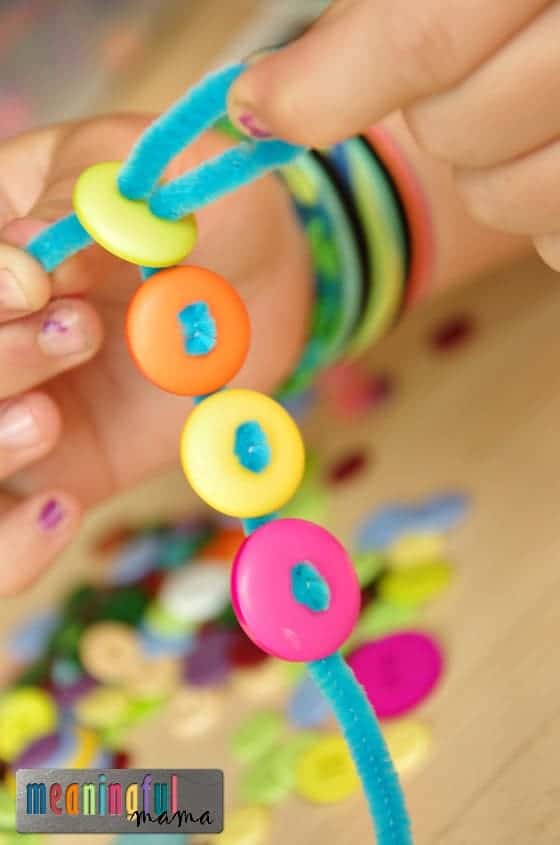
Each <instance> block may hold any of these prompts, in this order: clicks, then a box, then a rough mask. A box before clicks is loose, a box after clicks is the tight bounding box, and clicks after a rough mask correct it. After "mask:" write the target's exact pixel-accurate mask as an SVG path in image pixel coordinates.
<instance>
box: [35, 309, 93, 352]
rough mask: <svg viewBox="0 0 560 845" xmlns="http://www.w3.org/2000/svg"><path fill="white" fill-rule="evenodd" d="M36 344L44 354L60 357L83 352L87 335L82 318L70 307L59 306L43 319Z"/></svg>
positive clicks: (86, 342)
mask: <svg viewBox="0 0 560 845" xmlns="http://www.w3.org/2000/svg"><path fill="white" fill-rule="evenodd" d="M38 344H39V346H40V348H41V350H42V351H43V352H44V353H45V355H52V356H54V357H62V356H64V355H76V354H78V353H80V352H85V351H86V349H87V348H88V345H89V344H88V337H87V334H86V332H85V330H84V325H83V322H82V319H81V317H80V315H79V314H78V312H77V311H74V310H73V309H72V308H59V309H58V310H57V311H53V312H51V314H49V315H48V317H47V318H46V319H45V320H44V322H43V325H42V326H41V330H40V332H39V337H38Z"/></svg>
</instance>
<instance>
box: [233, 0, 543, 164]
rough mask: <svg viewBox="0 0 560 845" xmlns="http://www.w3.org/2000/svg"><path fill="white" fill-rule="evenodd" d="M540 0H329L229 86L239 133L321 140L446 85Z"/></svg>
mask: <svg viewBox="0 0 560 845" xmlns="http://www.w3.org/2000/svg"><path fill="white" fill-rule="evenodd" d="M547 2H548V0H508V2H507V3H489V2H488V0H469V2H468V3H465V2H464V0H421V2H419V0H338V2H335V3H334V4H332V6H330V7H329V9H328V10H327V12H326V13H325V14H324V15H322V16H321V17H320V18H319V19H318V21H317V22H316V23H315V24H314V25H313V26H312V27H311V28H310V29H309V30H308V31H307V32H306V33H305V34H304V35H303V36H302V37H301V38H299V39H297V40H296V41H294V42H292V43H291V44H289V45H288V46H286V47H284V48H283V49H281V50H279V51H278V52H275V53H273V54H270V55H267V56H265V57H263V58H261V59H260V60H258V61H256V62H255V63H254V64H252V65H251V66H250V67H249V69H248V70H247V71H245V73H243V74H242V75H241V76H240V77H239V78H238V79H237V80H236V82H235V84H234V85H233V86H232V89H231V91H230V99H229V112H230V117H231V118H232V120H233V122H234V123H235V124H236V126H237V127H238V128H239V129H240V130H241V131H242V132H244V133H245V134H248V135H251V136H252V137H255V138H264V137H268V136H275V137H279V138H283V139H285V140H287V141H291V142H292V143H297V144H304V145H306V146H316V147H320V146H326V145H329V144H333V143H335V142H337V141H340V140H342V139H344V138H347V137H349V136H351V135H353V134H357V133H359V132H361V131H363V130H364V129H366V128H367V127H369V126H371V125H372V124H373V123H375V122H377V121H379V120H380V119H381V118H383V117H385V116H386V115H388V114H389V113H390V112H392V111H395V110H396V109H400V108H402V107H404V106H406V105H408V104H409V103H411V102H413V101H414V100H416V99H418V98H420V97H424V96H426V95H429V94H431V93H435V92H437V91H441V90H444V89H446V88H449V87H452V86H453V85H454V84H456V83H457V82H459V81H460V80H461V79H462V78H464V77H465V76H466V75H468V74H469V73H470V72H472V71H473V70H474V69H475V68H477V67H478V66H479V65H480V64H481V63H482V62H483V61H484V60H485V59H486V58H487V57H488V56H491V55H492V53H493V52H494V51H495V50H496V49H497V48H498V47H500V46H501V45H503V43H504V41H506V40H507V39H509V38H510V37H512V36H513V35H514V34H515V33H516V32H517V31H518V30H519V29H520V28H521V27H522V26H523V25H524V24H525V23H526V22H527V21H529V20H531V18H532V17H534V16H535V14H537V13H538V12H539V11H540V9H542V8H543V7H544V6H545V5H546V4H547Z"/></svg>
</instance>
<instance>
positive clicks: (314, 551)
mask: <svg viewBox="0 0 560 845" xmlns="http://www.w3.org/2000/svg"><path fill="white" fill-rule="evenodd" d="M303 562H307V563H309V564H311V565H312V566H313V567H314V568H315V570H316V571H317V573H318V574H319V575H320V576H321V578H323V579H324V581H326V583H327V585H328V588H329V592H330V603H329V607H328V609H327V610H323V611H318V612H314V611H312V610H310V609H309V608H308V607H307V606H306V605H304V604H300V603H299V602H297V601H296V600H295V598H294V596H293V594H292V569H293V567H294V566H295V565H296V564H298V563H303ZM231 593H232V602H233V607H234V610H235V613H236V615H237V618H238V620H239V624H240V625H241V626H242V628H243V629H244V630H245V632H246V634H247V636H248V637H250V638H251V639H252V640H253V642H255V643H256V644H257V645H258V646H259V647H260V648H262V649H263V651H266V652H268V654H272V655H274V656H275V657H281V658H283V659H284V660H291V661H294V662H295V661H308V660H319V659H320V658H322V657H327V656H328V655H329V654H333V652H335V651H337V650H338V648H339V647H340V646H341V645H342V644H343V643H344V642H345V641H346V640H347V639H348V637H349V636H350V634H351V633H352V629H353V628H354V625H355V624H356V620H357V618H358V613H359V610H360V588H359V585H358V580H357V578H356V574H355V571H354V567H353V565H352V562H351V560H350V558H349V557H348V555H347V553H346V551H345V550H344V548H343V547H342V546H341V545H340V543H339V542H338V540H336V539H335V538H334V537H333V536H332V534H329V532H328V531H325V529H324V528H321V527H320V526H318V525H315V524H314V523H312V522H307V521H306V520H303V519H277V520H274V521H273V522H269V523H267V524H266V525H263V526H261V527H260V528H258V529H257V530H256V531H255V532H254V533H253V534H251V535H250V536H249V537H247V539H246V540H245V542H244V543H243V545H242V546H241V548H240V549H239V551H238V553H237V557H236V558H235V561H234V563H233V568H232V573H231Z"/></svg>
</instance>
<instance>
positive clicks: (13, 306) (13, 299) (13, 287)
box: [0, 268, 28, 311]
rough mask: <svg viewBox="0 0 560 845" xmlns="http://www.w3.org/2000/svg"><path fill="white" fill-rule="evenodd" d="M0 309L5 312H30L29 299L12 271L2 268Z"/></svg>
mask: <svg viewBox="0 0 560 845" xmlns="http://www.w3.org/2000/svg"><path fill="white" fill-rule="evenodd" d="M0 308H3V309H4V310H5V311H26V310H28V304H27V298H26V296H25V294H24V292H23V290H22V288H21V287H20V285H19V283H18V280H17V279H16V277H15V276H14V274H13V273H12V272H11V271H10V270H6V269H5V268H0Z"/></svg>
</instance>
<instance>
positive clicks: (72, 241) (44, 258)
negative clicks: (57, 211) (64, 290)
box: [26, 214, 93, 273]
mask: <svg viewBox="0 0 560 845" xmlns="http://www.w3.org/2000/svg"><path fill="white" fill-rule="evenodd" d="M92 243H93V238H91V237H90V235H88V233H87V232H86V230H85V229H84V227H83V226H82V224H81V223H80V221H79V220H78V218H77V217H76V215H75V214H69V215H68V216H67V217H63V218H62V220H58V221H57V222H56V223H53V224H52V226H49V228H48V229H44V230H43V231H42V232H40V233H39V234H38V235H37V236H36V237H35V238H33V240H31V241H30V242H29V243H28V244H27V247H26V250H27V252H28V253H29V254H30V255H32V256H33V258H35V259H36V260H37V261H38V262H39V263H40V264H42V265H43V267H44V268H45V270H46V271H47V273H51V272H52V271H53V270H56V268H57V267H58V266H59V265H60V264H62V262H63V261H66V259H67V258H70V256H71V255H75V254H76V253H77V252H80V250H82V249H85V248H86V246H90V245H91V244H92Z"/></svg>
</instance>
